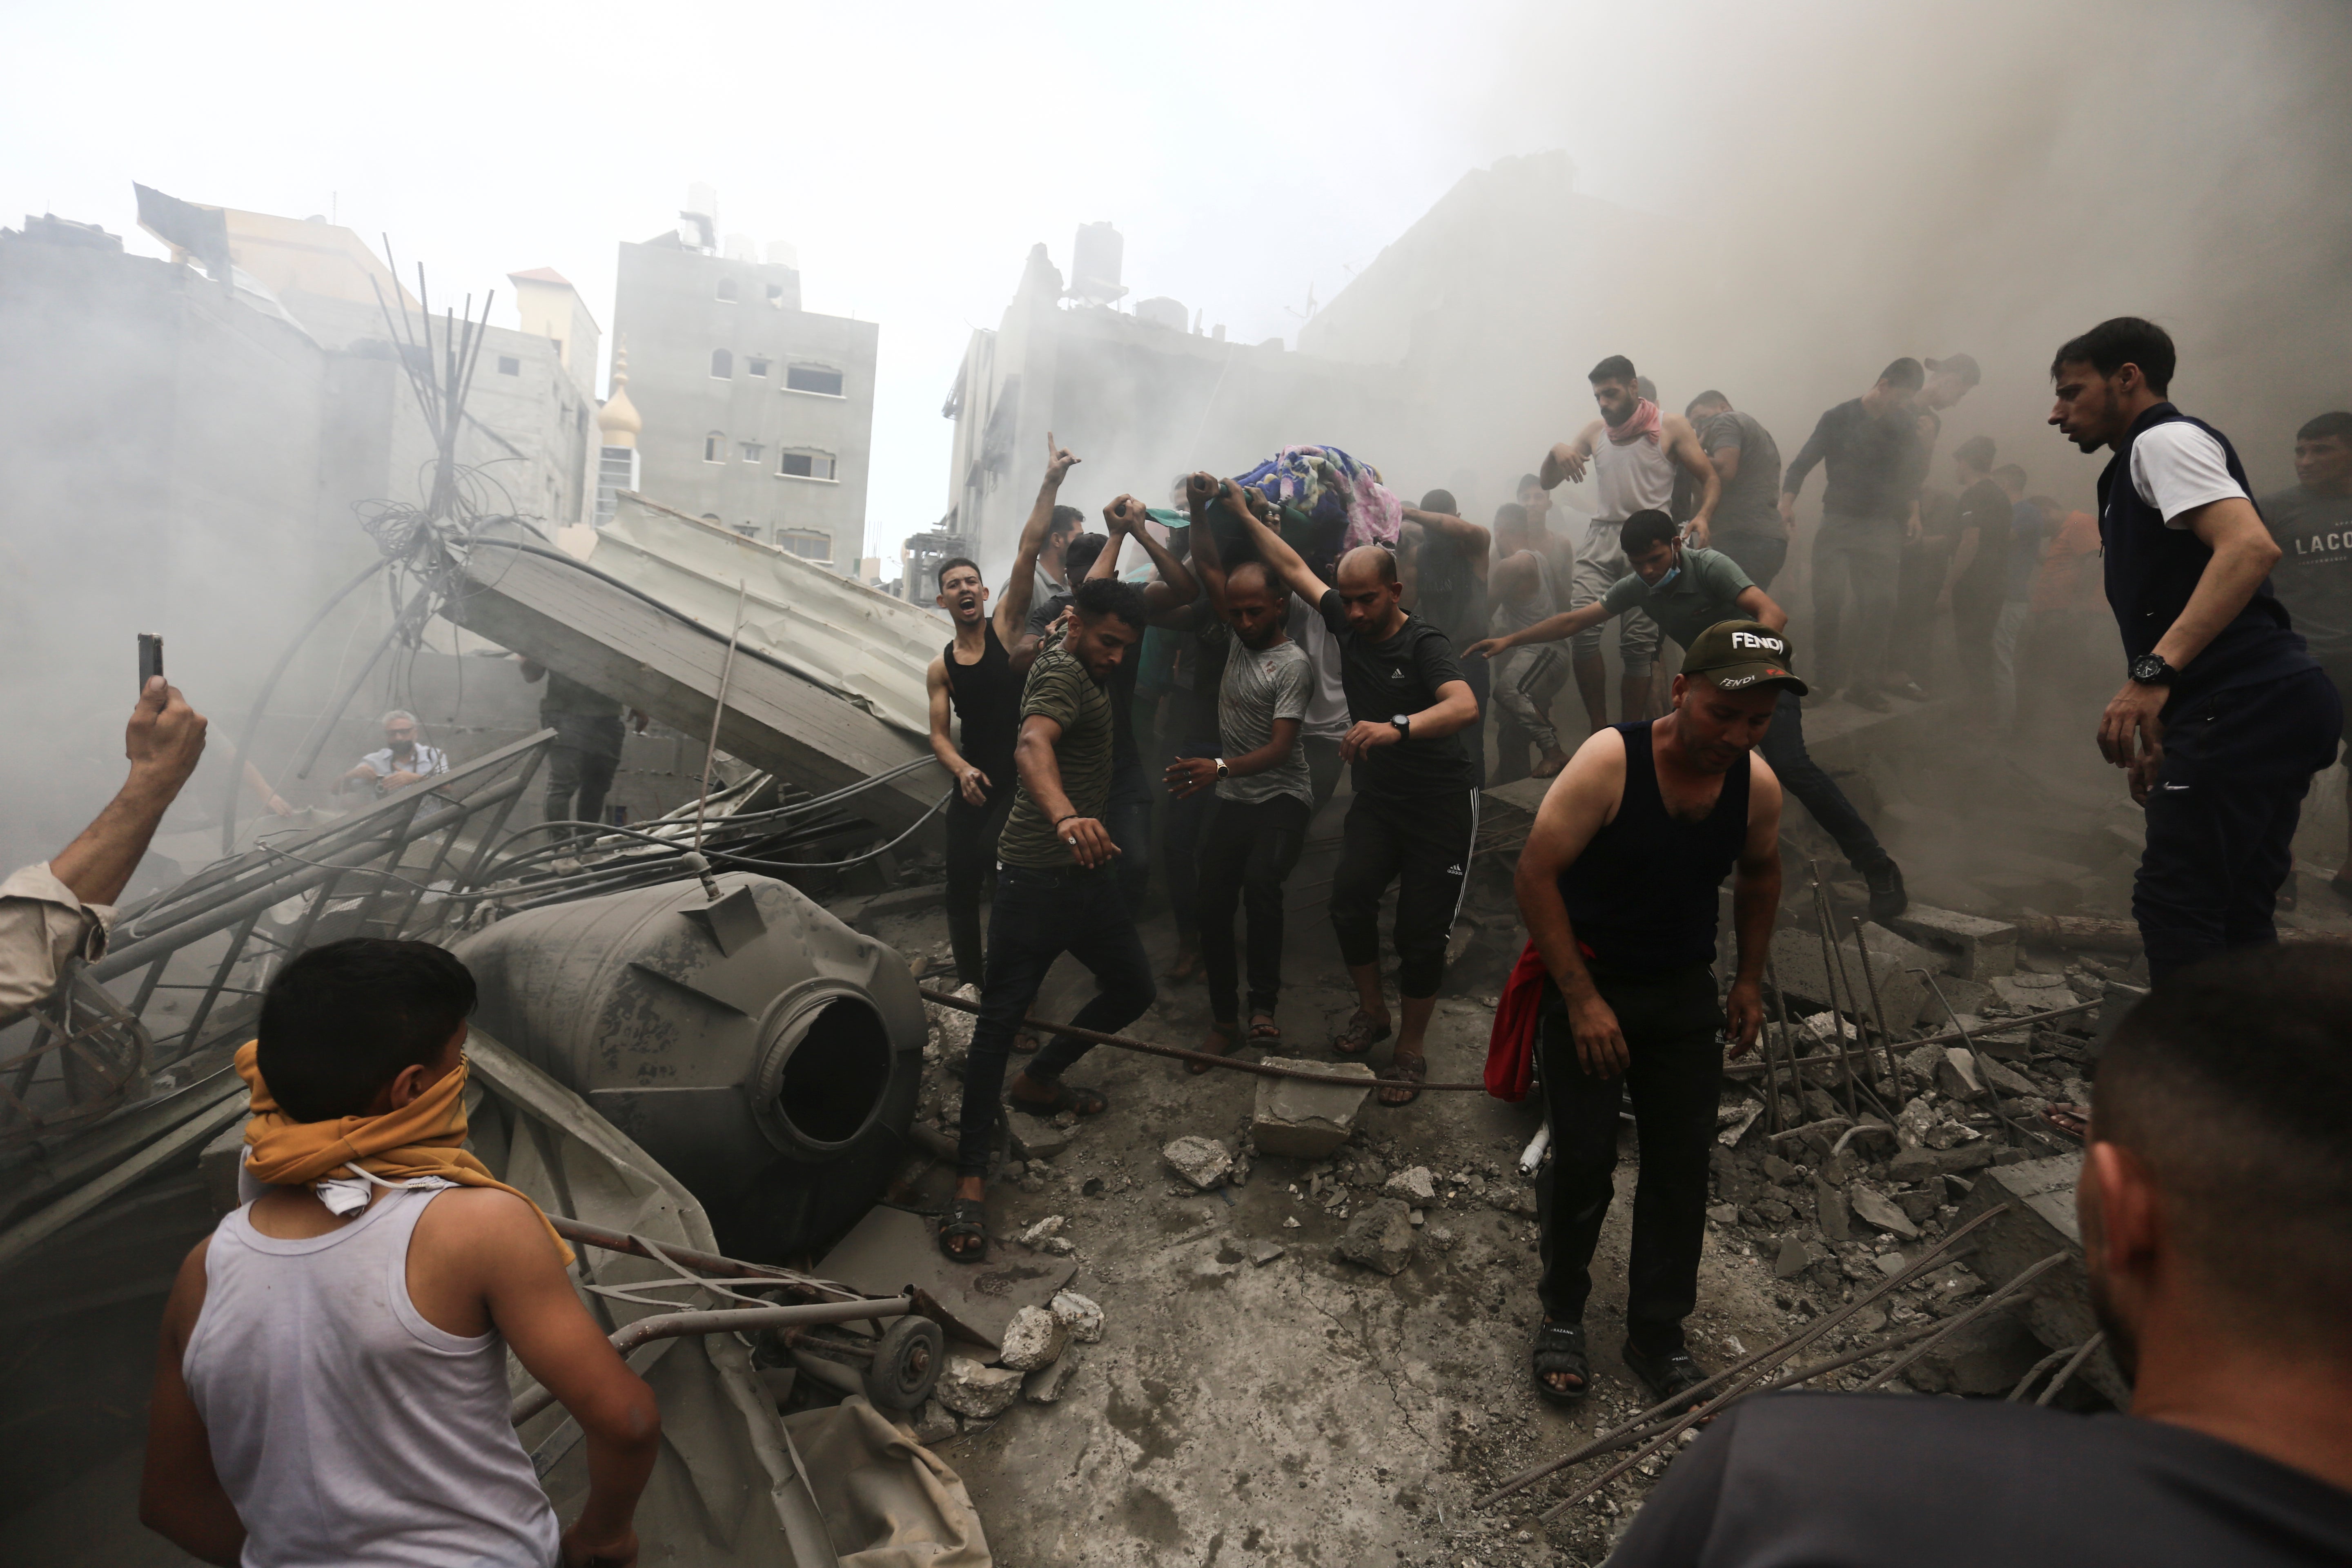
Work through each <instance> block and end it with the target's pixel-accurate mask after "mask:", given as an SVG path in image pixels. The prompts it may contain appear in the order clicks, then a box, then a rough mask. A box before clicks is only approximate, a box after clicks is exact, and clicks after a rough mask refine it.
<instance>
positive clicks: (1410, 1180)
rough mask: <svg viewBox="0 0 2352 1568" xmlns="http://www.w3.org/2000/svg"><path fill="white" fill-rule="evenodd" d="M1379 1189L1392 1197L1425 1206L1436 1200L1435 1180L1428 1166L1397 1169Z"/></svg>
mask: <svg viewBox="0 0 2352 1568" xmlns="http://www.w3.org/2000/svg"><path fill="white" fill-rule="evenodd" d="M1381 1191H1382V1192H1384V1193H1386V1194H1388V1195H1389V1196H1391V1197H1392V1198H1402V1199H1404V1200H1405V1201H1406V1202H1408V1203H1411V1204H1414V1205H1421V1206H1423V1207H1426V1206H1427V1205H1430V1204H1433V1203H1435V1202H1436V1201H1437V1182H1436V1179H1435V1178H1434V1177H1433V1176H1431V1175H1430V1173H1429V1167H1428V1166H1426V1165H1415V1166H1413V1167H1412V1169H1411V1170H1409V1171H1399V1172H1398V1173H1396V1174H1395V1175H1393V1176H1391V1177H1390V1178H1389V1179H1388V1182H1387V1184H1385V1185H1383V1186H1382V1187H1381Z"/></svg>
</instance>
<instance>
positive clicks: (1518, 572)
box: [1455, 504, 1569, 784]
mask: <svg viewBox="0 0 2352 1568" xmlns="http://www.w3.org/2000/svg"><path fill="white" fill-rule="evenodd" d="M1495 545H1496V560H1495V564H1494V565H1493V566H1492V567H1491V568H1489V569H1488V575H1489V578H1490V579H1491V581H1490V583H1489V588H1490V595H1489V596H1490V597H1491V598H1492V599H1493V601H1494V606H1495V607H1494V613H1493V616H1492V617H1491V619H1490V621H1489V623H1488V626H1486V627H1481V628H1480V631H1479V635H1478V636H1477V637H1472V638H1470V639H1469V640H1468V641H1467V642H1463V643H1457V644H1456V645H1455V646H1456V647H1461V648H1465V649H1466V648H1468V647H1471V646H1473V645H1474V644H1476V643H1478V642H1480V641H1482V640H1483V639H1484V638H1485V637H1486V633H1487V632H1488V631H1489V630H1490V629H1492V628H1495V627H1499V628H1501V632H1502V634H1503V635H1506V636H1507V635H1509V634H1511V633H1515V632H1521V631H1525V630H1526V629H1527V628H1528V627H1529V626H1538V625H1540V624H1541V623H1543V622H1545V621H1548V620H1549V619H1550V618H1551V617H1552V616H1555V615H1557V614H1559V607H1560V587H1561V584H1560V581H1559V578H1558V577H1556V576H1554V575H1553V574H1552V568H1551V561H1550V559H1549V557H1548V556H1547V555H1546V554H1545V553H1544V552H1543V551H1541V550H1540V549H1538V548H1537V547H1536V544H1535V542H1534V541H1533V540H1532V539H1530V538H1529V537H1528V527H1527V513H1526V511H1525V510H1524V509H1522V508H1521V507H1519V506H1517V505H1516V504H1512V505H1507V506H1505V507H1504V508H1502V509H1501V510H1498V511H1497V512H1496V514H1495ZM1463 668H1465V669H1486V668H1493V669H1494V674H1493V681H1492V690H1493V693H1494V700H1495V706H1496V710H1498V714H1499V718H1498V721H1497V722H1496V748H1495V782H1496V784H1510V783H1513V782H1515V781H1517V780H1519V779H1523V778H1527V777H1528V776H1529V775H1528V747H1529V746H1530V745H1532V746H1534V747H1535V749H1536V752H1537V759H1536V765H1535V773H1534V775H1533V776H1535V777H1537V778H1545V779H1548V778H1549V777H1551V775H1552V774H1554V773H1558V772H1559V770H1560V769H1562V768H1564V767H1566V766H1567V765H1568V753H1567V752H1564V751H1562V750H1560V745H1559V731H1557V730H1555V729H1553V728H1552V722H1551V704H1552V699H1553V698H1555V697H1557V696H1559V689H1560V688H1561V687H1563V686H1565V685H1567V684H1568V678H1569V661H1568V658H1567V656H1566V653H1565V652H1564V650H1562V649H1560V648H1557V647H1549V646H1548V645H1546V646H1538V647H1521V648H1518V649H1517V650H1516V651H1514V652H1511V653H1508V654H1507V655H1505V656H1504V657H1503V658H1502V659H1501V660H1500V661H1499V668H1496V667H1494V666H1493V665H1491V664H1490V661H1488V660H1486V659H1483V658H1477V659H1472V660H1470V661H1469V662H1468V663H1467V664H1465V666H1464V667H1463ZM1471 689H1472V690H1473V691H1475V690H1476V689H1477V686H1476V684H1475V682H1474V683H1473V685H1472V687H1471Z"/></svg>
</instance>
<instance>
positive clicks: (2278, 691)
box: [2132, 669, 2344, 980]
mask: <svg viewBox="0 0 2352 1568" xmlns="http://www.w3.org/2000/svg"><path fill="white" fill-rule="evenodd" d="M2343 732H2344V705H2343V702H2342V700H2340V699H2339V698H2338V697H2337V696H2336V687H2335V684H2334V683H2333V682H2331V681H2330V680H2329V679H2327V672H2326V670H2322V669H2311V670H2305V671H2304V672H2303V673H2302V674H2300V675H2293V676H2289V677H2288V678H2287V679H2284V680H2273V681H2267V682H2264V683H2263V684H2262V685H2259V686H2241V687H2235V688H2232V689H2229V690H2224V691H2216V692H2212V693H2210V694H2208V695H2205V696H2202V697H2199V698H2196V699H2195V700H2192V701H2189V702H2188V703H2184V704H2180V705H2179V707H2177V708H2176V710H2174V711H2172V712H2170V713H2168V714H2167V715H2166V717H2165V721H2164V762H2163V764H2162V765H2161V766H2160V767H2158V770H2157V775H2156V783H2155V786H2154V787H2153V788H2151V789H2150V790H2149V791H2148V795H2147V851H2146V853H2144V854H2143V855H2142V856H2141V857H2140V863H2139V875H2138V877H2137V879H2135V880H2134V881H2133V883H2132V918H2133V919H2134V920H2136V921H2138V922H2139V934H2140V941H2141V942H2143V943H2144V944H2145V945H2146V946H2147V967H2148V973H2149V974H2150V975H2151V976H2152V977H2153V978H2155V979H2158V980H2161V979H2163V978H2164V977H2165V976H2166V975H2168V974H2170V973H2173V972H2174V971H2176V970H2179V969H2184V968H2186V967H2188V966H2189V964H2191V963H2196V962H2197V961H2198V960H2199V959H2200V958H2208V957H2210V956H2211V955H2213V954H2214V953H2217V952H2223V951H2225V950H2227V949H2230V948H2233V947H2252V946H2255V945H2257V944H2260V943H2263V942H2276V941H2277V940H2278V929H2277V928H2276V927H2275V926H2273V924H2272V923H2271V916H2272V913H2273V910H2274V909H2275V907H2276V905H2277V901H2278V890H2279V886H2280V884H2281V883H2283V882H2284V881H2285V880H2286V876H2287V872H2288V871H2289V870H2291V869H2292V868H2294V828H2295V824H2296V822H2297V821H2298V820H2299V819H2300V818H2301V816H2302V815H2303V797H2304V795H2305V792H2306V791H2308V790H2309V789H2310V788H2311V775H2312V774H2314V773H2317V772H2318V771H2319V770H2320V769H2322V768H2324V767H2326V766H2327V765H2328V764H2330V763H2333V762H2335V760H2336V742H2337V741H2338V740H2339V739H2340V738H2341V737H2342V735H2343Z"/></svg>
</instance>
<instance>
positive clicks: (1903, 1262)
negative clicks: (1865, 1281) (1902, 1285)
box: [1871, 1252, 1911, 1279]
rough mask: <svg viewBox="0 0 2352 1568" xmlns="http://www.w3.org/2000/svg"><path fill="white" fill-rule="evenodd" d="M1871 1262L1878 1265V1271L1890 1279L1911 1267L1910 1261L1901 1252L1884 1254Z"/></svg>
mask: <svg viewBox="0 0 2352 1568" xmlns="http://www.w3.org/2000/svg"><path fill="white" fill-rule="evenodd" d="M1871 1261H1872V1262H1873V1263H1874V1264H1876V1265H1877V1266H1878V1271H1879V1272H1880V1273H1881V1274H1884V1275H1885V1276H1886V1277H1887V1278H1888V1279H1894V1278H1895V1276H1896V1275H1897V1274H1900V1273H1902V1272H1903V1271H1904V1270H1905V1269H1906V1268H1910V1267H1911V1262H1910V1260H1909V1259H1908V1258H1905V1257H1904V1256H1903V1255H1902V1254H1901V1253H1899V1252H1882V1253H1880V1254H1879V1255H1878V1256H1877V1257H1876V1258H1872V1259H1871Z"/></svg>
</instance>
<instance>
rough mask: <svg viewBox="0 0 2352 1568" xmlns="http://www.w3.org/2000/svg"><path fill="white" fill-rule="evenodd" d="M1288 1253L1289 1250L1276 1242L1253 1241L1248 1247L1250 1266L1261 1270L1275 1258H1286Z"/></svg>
mask: <svg viewBox="0 0 2352 1568" xmlns="http://www.w3.org/2000/svg"><path fill="white" fill-rule="evenodd" d="M1289 1252H1290V1248H1288V1247H1285V1246H1283V1245H1282V1244H1281V1243H1280V1242H1278V1241H1253V1242H1251V1243H1250V1245H1249V1260H1250V1265H1251V1267H1252V1268H1265V1266H1266V1265H1267V1264H1269V1263H1271V1262H1273V1261H1274V1260H1275V1259H1276V1258H1284V1257H1287V1256H1288V1255H1289Z"/></svg>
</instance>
